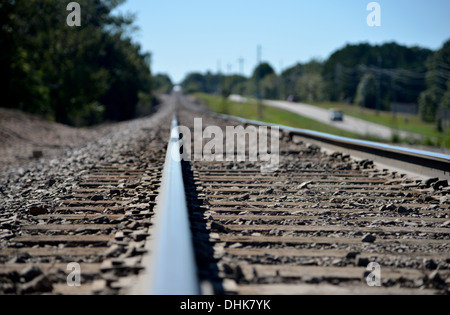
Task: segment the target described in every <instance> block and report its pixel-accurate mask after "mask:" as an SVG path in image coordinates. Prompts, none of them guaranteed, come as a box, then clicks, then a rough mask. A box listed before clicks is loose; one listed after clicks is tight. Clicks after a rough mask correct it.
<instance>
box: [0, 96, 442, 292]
mask: <svg viewBox="0 0 450 315" xmlns="http://www.w3.org/2000/svg"><path fill="white" fill-rule="evenodd" d="M171 102H175V101H174V100H172V101H171ZM178 103H180V104H179V105H182V106H181V107H180V108H179V110H178V118H179V124H180V125H183V126H187V127H189V128H190V129H191V130H194V118H196V117H199V115H200V113H199V112H201V113H202V114H201V115H202V117H203V125H204V127H206V126H212V125H214V126H219V127H221V128H223V129H225V128H226V126H230V125H231V126H237V125H246V126H248V125H256V126H258V123H256V122H249V121H242V120H230V118H229V117H223V116H222V117H220V116H217V115H210V114H205V112H204V110H203V109H200V110H199V107H198V105H197V104H195V102H193V101H192V100H191V99H189V98H185V97H182V98H180V97H179V98H178ZM166 119H167V118H166ZM166 121H167V123H165V124H164V126H166V127H165V128H159V129H157V130H155V131H153V137H152V139H151V141H143V142H141V146H140V150H138V151H135V152H131V151H130V150H125V151H124V152H122V153H121V154H122V160H120V161H119V163H104V162H103V163H98V164H96V165H95V166H94V167H91V168H90V169H89V171H87V172H86V173H84V174H83V176H81V177H80V178H79V181H78V182H77V183H76V185H74V186H75V187H74V189H71V190H70V191H69V192H68V193H67V194H65V195H64V196H63V197H64V198H63V199H62V200H61V202H59V205H58V206H57V207H55V208H54V209H45V210H47V211H48V212H49V213H45V214H40V215H38V216H36V217H35V218H34V220H31V222H32V223H31V224H26V225H22V224H20V222H19V223H16V225H15V227H14V228H15V230H14V229H13V232H14V233H13V234H14V237H12V238H9V239H8V241H7V243H6V246H5V243H3V247H1V248H0V257H1V258H0V259H2V260H1V262H2V264H1V265H0V279H1V280H0V283H3V286H2V287H1V288H2V289H1V290H3V293H9V294H17V293H42V290H39V289H40V287H39V285H37V289H38V290H35V289H36V288H30V286H31V285H32V284H33V281H34V282H38V281H36V279H38V280H40V281H41V282H42V283H40V285H42V286H43V287H44V288H45V287H46V284H47V287H50V285H49V283H51V284H52V285H51V290H50V289H49V290H48V291H49V292H52V293H63V294H74V293H84V294H90V293H97V294H122V293H129V292H133V293H140V294H154V293H158V294H198V293H203V294H244V295H260V294H448V293H449V287H450V277H449V276H450V237H449V232H450V212H449V211H450V209H449V207H450V205H449V203H450V201H449V193H450V190H449V188H448V183H446V180H447V179H448V169H447V170H446V169H445V165H446V163H447V165H449V164H448V163H449V162H448V161H446V159H445V157H444V156H436V155H433V156H428V157H427V156H424V155H421V154H420V153H418V152H405V151H404V150H402V149H400V148H389V149H386V148H385V151H386V152H388V151H389V153H386V154H384V155H387V156H389V157H391V159H388V158H386V156H385V157H383V159H382V163H378V162H377V161H378V157H377V154H378V155H379V154H383V152H382V151H383V150H382V149H381V148H376V149H374V147H373V146H372V145H370V146H371V147H370V148H369V145H367V144H364V143H359V144H358V145H359V146H360V147H366V150H363V149H361V148H358V147H357V146H356V144H355V143H353V144H351V143H350V144H349V143H348V142H347V143H346V144H345V145H344V144H342V141H341V142H339V141H340V140H342V139H335V138H334V139H331V138H328V140H327V139H326V136H325V135H317V134H314V135H312V134H308V133H304V132H301V131H298V130H297V131H296V130H293V129H289V128H286V129H282V132H281V136H280V161H279V167H278V168H277V169H276V170H274V171H272V172H269V173H262V172H261V168H260V164H259V163H257V162H256V163H255V162H236V161H234V162H230V161H227V162H217V161H216V162H206V161H193V162H181V163H177V162H175V163H174V164H172V162H171V158H170V157H171V156H172V153H170V151H172V150H173V151H176V147H175V149H174V148H172V149H171V144H172V145H173V144H175V145H176V142H177V140H178V139H176V137H177V134H178V132H175V133H172V135H171V137H170V138H171V140H170V143H169V146H167V148H168V150H167V151H166V150H165V149H166V143H167V140H168V138H169V126H170V124H169V123H168V120H166ZM173 124H174V125H175V122H173ZM321 137H322V138H321ZM324 137H325V138H324ZM197 140H198V141H205V140H204V139H197ZM340 144H341V147H339V145H340ZM163 148H164V149H163ZM336 148H340V150H336ZM252 149H253V148H251V147H250V146H247V147H246V152H247V153H249V152H250V151H251V150H252ZM355 151H358V153H361V155H362V156H363V157H362V158H359V157H357V158H355V157H354V156H358V154H354V152H355ZM364 151H366V152H364ZM347 152H350V153H351V155H348V153H347ZM166 154H167V157H166ZM367 154H369V156H372V157H375V158H372V159H368V158H367V157H366V156H367ZM393 154H398V155H397V157H398V156H399V155H401V156H403V157H402V158H398V159H396V163H398V160H403V162H404V163H405V164H407V165H406V166H405V169H406V171H405V172H403V171H400V170H399V168H398V166H397V165H398V164H395V166H393V167H391V168H390V167H389V163H390V161H391V160H392V156H393ZM405 156H409V157H410V158H408V159H406V158H404V157H405ZM143 158H144V159H145V160H146V161H147V162H146V163H142V159H143ZM418 159H419V160H420V161H422V162H423V161H424V160H427V161H428V163H422V162H420V163H421V165H420V170H419V167H417V166H416V168H417V171H418V172H420V173H421V174H419V175H421V176H417V175H415V174H411V173H409V172H410V171H411V170H414V168H411V165H414V164H416V165H417V163H419V162H418ZM374 160H375V161H374ZM380 160H381V158H380ZM430 161H431V162H430ZM432 161H434V163H433V162H432ZM380 164H381V165H382V167H379V165H380ZM386 165H387V166H386ZM442 167H444V169H442ZM175 173H177V174H178V176H179V178H178V179H173V178H171V177H172V176H177V175H176V174H175ZM181 174H182V178H183V179H181ZM436 175H437V177H436ZM430 177H436V178H430ZM174 182H176V183H178V184H180V183H181V182H183V183H184V186H183V187H178V188H177V190H178V192H174V191H173V187H174V184H173V183H174ZM180 194H181V195H185V197H186V199H185V204H183V201H180V202H176V201H175V200H179V199H178V198H179V195H180ZM169 202H170V203H169ZM168 204H171V205H170V206H168ZM185 208H187V209H185ZM180 209H181V212H180ZM30 210H32V209H31V208H30V209H29V211H30ZM41 211H42V212H46V211H44V210H43V209H40V208H39V207H36V208H35V209H34V213H35V214H39V212H41ZM172 211H178V212H176V213H175V214H174V213H173V212H172ZM32 212H33V211H32ZM183 213H184V215H183ZM187 213H188V214H189V216H187V215H186V214H187ZM154 214H156V216H155V217H154ZM28 217H29V216H27V217H26V218H28ZM181 217H185V220H184V221H183V220H178V219H180V218H181ZM175 218H176V220H177V221H178V222H177V225H176V227H175V228H174V226H172V228H171V229H169V230H171V231H172V232H171V233H172V234H170V233H169V234H166V228H165V227H167V226H168V225H169V226H170V225H171V223H172V222H173V221H174V220H175ZM5 222H6V221H5ZM186 226H190V227H191V228H190V231H191V232H192V236H191V237H189V236H188V237H187V236H186V234H184V235H180V234H179V233H177V232H178V231H184V233H186V231H187V230H189V229H188V228H186ZM188 232H189V231H188ZM18 234H19V235H18ZM149 236H150V237H149ZM177 238H179V240H177ZM168 240H169V241H168ZM186 240H187V242H186ZM191 240H192V243H191V242H190V241H191ZM181 242H184V243H183V244H184V245H183V246H181V247H178V248H177V249H176V250H170V249H172V248H171V247H170V246H169V245H168V244H178V245H179V244H181ZM192 245H193V246H192ZM174 248H175V247H174ZM180 248H181V249H182V250H181V249H180ZM189 248H192V250H190V249H189ZM184 249H188V250H186V251H185V250H184ZM181 252H185V254H183V255H187V256H181ZM162 257H166V258H162ZM186 257H188V258H186ZM192 257H195V261H194V259H193V258H192ZM164 259H165V260H164ZM73 261H75V262H76V261H78V262H80V265H81V268H82V271H83V272H82V276H83V281H82V283H83V285H82V286H81V287H78V288H77V287H68V286H67V284H66V279H67V273H68V272H67V271H66V266H67V264H68V263H70V262H73ZM186 261H191V262H192V264H191V265H190V266H188V269H189V270H190V271H180V273H179V274H178V275H177V276H176V277H173V276H172V277H171V275H173V274H176V272H177V270H181V268H185V267H186V264H185V263H184V262H186ZM176 262H181V264H179V265H176V264H172V263H176ZM371 263H375V264H372V267H373V266H375V267H376V266H378V267H379V268H380V269H379V270H380V271H381V274H380V276H381V277H380V279H379V280H380V281H379V283H378V284H380V285H381V286H380V287H377V286H375V287H372V286H369V282H368V281H367V280H368V279H367V278H368V276H371V275H370V273H371V272H372V273H374V272H377V270H378V269H376V268H375V269H371V268H369V269H368V266H369V264H371ZM32 266H37V267H39V268H40V271H41V274H40V275H39V276H38V277H37V278H35V279H33V280H31V281H27V278H29V277H31V276H27V275H28V274H30V273H31V274H33V272H32ZM161 266H165V267H164V268H162V267H161ZM178 268H180V269H178ZM27 269H30V270H31V271H30V270H27ZM163 270H164V271H163ZM193 270H194V271H193ZM195 270H196V272H195ZM372 275H373V274H372ZM372 279H374V280H378V279H377V278H372V277H370V279H369V280H372ZM375 282H376V281H375ZM34 284H35V285H36V283H34ZM38 284H39V283H38ZM375 284H377V283H375ZM372 285H373V283H372ZM77 290H78V291H77Z"/></svg>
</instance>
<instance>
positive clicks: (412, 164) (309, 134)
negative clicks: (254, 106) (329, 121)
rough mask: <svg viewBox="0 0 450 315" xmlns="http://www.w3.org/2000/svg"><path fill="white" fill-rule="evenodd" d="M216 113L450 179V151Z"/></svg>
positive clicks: (425, 173)
mask: <svg viewBox="0 0 450 315" xmlns="http://www.w3.org/2000/svg"><path fill="white" fill-rule="evenodd" d="M216 115H217V116H218V117H221V118H224V119H231V120H235V121H238V122H240V123H242V124H247V125H256V126H274V127H279V128H280V129H281V130H286V131H288V132H290V133H291V134H293V135H298V136H301V137H304V138H308V139H311V140H313V141H317V142H320V143H325V144H328V145H329V146H331V148H332V149H336V150H341V149H346V150H347V152H346V153H349V154H353V155H355V154H356V155H359V156H362V157H364V158H372V159H374V160H376V162H379V163H382V164H384V165H389V166H393V167H398V168H399V169H401V170H404V171H407V172H410V173H413V174H416V175H419V176H422V177H427V176H436V177H441V178H444V179H448V180H450V155H445V154H441V153H435V152H429V151H423V150H416V149H410V148H404V147H400V146H394V145H388V144H383V143H378V142H373V141H364V140H357V139H352V138H347V137H341V136H335V135H331V134H328V133H323V132H317V131H312V130H307V129H300V128H294V127H289V126H284V125H277V124H271V123H265V122H261V121H256V120H248V119H244V118H241V117H235V116H230V115H224V114H216Z"/></svg>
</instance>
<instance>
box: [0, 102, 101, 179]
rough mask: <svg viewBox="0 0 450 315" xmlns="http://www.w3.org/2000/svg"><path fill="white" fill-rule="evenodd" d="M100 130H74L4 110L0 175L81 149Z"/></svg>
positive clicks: (1, 111) (1, 113) (1, 115)
mask: <svg viewBox="0 0 450 315" xmlns="http://www.w3.org/2000/svg"><path fill="white" fill-rule="evenodd" d="M96 129H98V128H94V129H91V128H89V129H79V128H72V127H69V126H65V125H61V124H58V123H54V122H51V121H47V120H45V119H42V118H40V117H37V116H34V115H30V114H27V113H23V112H21V111H18V110H10V109H4V108H0V172H2V171H4V170H6V169H9V168H11V167H18V166H23V165H25V164H27V163H29V162H32V161H35V160H38V159H40V158H42V157H52V156H54V155H56V154H58V153H60V152H61V151H62V150H64V149H67V148H70V147H77V146H80V145H82V144H83V143H85V142H86V140H88V139H90V138H92V136H94V135H95V134H96V132H95V130H96Z"/></svg>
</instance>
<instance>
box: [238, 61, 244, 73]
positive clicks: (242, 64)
mask: <svg viewBox="0 0 450 315" xmlns="http://www.w3.org/2000/svg"><path fill="white" fill-rule="evenodd" d="M238 62H239V72H240V74H241V75H244V63H245V59H244V58H242V57H241V58H239V59H238Z"/></svg>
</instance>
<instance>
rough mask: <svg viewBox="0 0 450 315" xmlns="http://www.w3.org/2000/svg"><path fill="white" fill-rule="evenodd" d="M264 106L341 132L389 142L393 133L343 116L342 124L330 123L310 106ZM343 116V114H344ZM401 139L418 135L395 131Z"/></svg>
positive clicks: (322, 111)
mask: <svg viewBox="0 0 450 315" xmlns="http://www.w3.org/2000/svg"><path fill="white" fill-rule="evenodd" d="M263 103H264V105H267V106H272V107H277V108H280V109H284V110H287V111H290V112H293V113H295V114H299V115H301V116H304V117H308V118H311V119H314V120H317V121H319V122H322V123H326V124H329V125H331V126H333V127H336V128H340V129H343V130H347V131H351V132H354V133H358V134H362V135H373V136H376V137H378V138H384V139H388V140H390V139H391V138H392V135H393V134H394V133H395V131H394V130H393V129H391V128H389V127H385V126H382V125H378V124H375V123H371V122H368V121H366V120H362V119H358V118H354V117H350V116H345V118H344V121H343V122H338V121H330V118H329V115H328V111H327V110H326V109H322V108H319V107H316V106H312V105H306V104H300V103H290V102H284V101H263ZM344 114H345V113H344ZM397 134H399V135H400V136H401V137H402V138H406V137H420V135H416V134H411V133H408V132H403V131H397Z"/></svg>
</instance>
